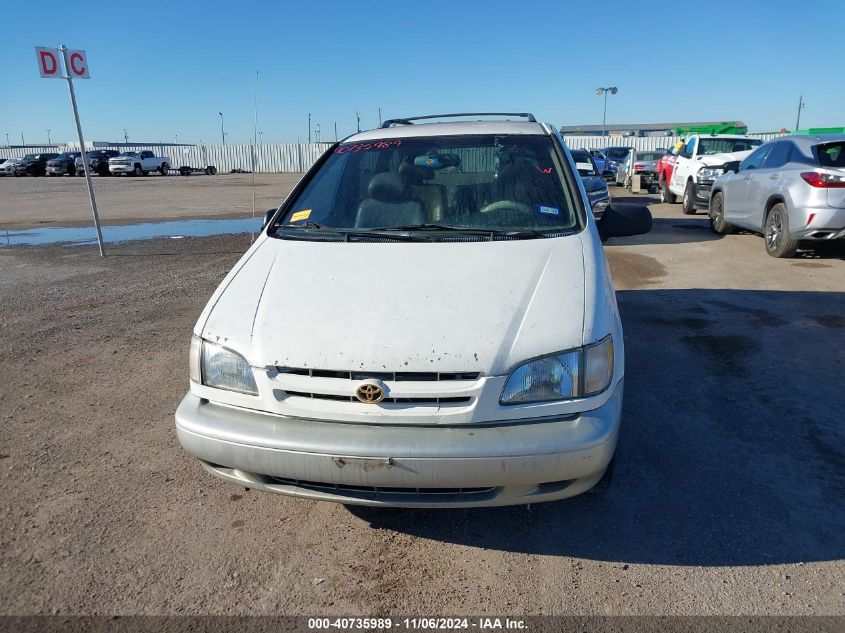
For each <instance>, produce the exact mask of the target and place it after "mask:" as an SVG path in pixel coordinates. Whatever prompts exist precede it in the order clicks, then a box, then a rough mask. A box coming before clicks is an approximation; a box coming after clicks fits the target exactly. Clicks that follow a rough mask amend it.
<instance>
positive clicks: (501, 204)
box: [479, 200, 531, 215]
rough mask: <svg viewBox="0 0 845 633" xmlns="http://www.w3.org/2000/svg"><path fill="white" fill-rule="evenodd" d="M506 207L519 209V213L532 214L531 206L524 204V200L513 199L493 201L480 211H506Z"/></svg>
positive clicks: (513, 209) (514, 209)
mask: <svg viewBox="0 0 845 633" xmlns="http://www.w3.org/2000/svg"><path fill="white" fill-rule="evenodd" d="M505 209H510V210H512V211H518V212H519V213H527V214H529V215H530V214H531V207H529V206H528V205H527V204H523V203H522V202H514V201H513V200H499V201H498V202H492V203H490V204H488V205H485V206H483V207H481V210H480V211H479V213H490V212H492V211H504V210H505Z"/></svg>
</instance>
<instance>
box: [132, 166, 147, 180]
mask: <svg viewBox="0 0 845 633" xmlns="http://www.w3.org/2000/svg"><path fill="white" fill-rule="evenodd" d="M132 175H133V176H135V177H136V178H138V177H139V176H143V175H144V172H143V171H141V166H140V165H135V168H134V169H133V170H132Z"/></svg>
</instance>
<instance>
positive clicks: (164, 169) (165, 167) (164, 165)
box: [158, 163, 170, 176]
mask: <svg viewBox="0 0 845 633" xmlns="http://www.w3.org/2000/svg"><path fill="white" fill-rule="evenodd" d="M168 169H170V166H169V165H168V164H167V163H162V164H161V167H159V169H158V173H160V174H161V175H162V176H166V175H167V170H168Z"/></svg>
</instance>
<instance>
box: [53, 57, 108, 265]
mask: <svg viewBox="0 0 845 633" xmlns="http://www.w3.org/2000/svg"><path fill="white" fill-rule="evenodd" d="M60 50H61V51H62V57H63V58H64V62H65V79H67V89H68V92H69V93H70V104H71V105H72V106H73V118H74V119H76V134H77V136H79V151H80V152H82V166H83V167H84V168H85V180H86V181H87V183H88V197H89V198H90V199H91V213H93V214H94V227H95V228H96V229H97V245H98V246H99V247H100V257H105V256H106V249H105V246H103V232H102V231H101V230H100V216H99V214H98V213H97V200H96V198H95V197H94V184H93V183H92V182H91V168H90V167H89V166H88V152H86V151H85V139H84V138H83V137H82V124H81V123H80V122H79V110H78V109H77V108H76V93H75V92H74V91H73V79H72V78H71V76H70V72H69V71H68V69H69V68H70V62H68V57H67V47H66V46H65V45H64V44H62V46H61V48H60Z"/></svg>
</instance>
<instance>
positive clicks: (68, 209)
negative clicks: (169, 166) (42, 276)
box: [0, 174, 302, 229]
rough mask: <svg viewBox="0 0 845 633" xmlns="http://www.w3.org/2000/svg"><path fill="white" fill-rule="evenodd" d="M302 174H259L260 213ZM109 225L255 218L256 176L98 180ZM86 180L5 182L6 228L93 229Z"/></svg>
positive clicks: (0, 192)
mask: <svg viewBox="0 0 845 633" xmlns="http://www.w3.org/2000/svg"><path fill="white" fill-rule="evenodd" d="M301 176H302V174H256V175H255V210H256V214H257V215H258V216H259V217H260V216H261V215H263V214H264V212H265V211H266V210H267V209H270V208H276V207H278V206H279V203H280V202H281V201H282V200H283V199H284V197H285V196H286V195H287V194H288V192H290V190H291V189H292V188H293V186H294V185H295V184H296V183H297V181H299V179H300V178H301ZM93 181H94V195H95V196H96V197H97V208H98V210H99V214H100V221H101V222H102V223H103V224H104V225H108V224H127V223H131V222H149V221H160V220H174V219H184V218H212V217H213V218H225V217H237V216H243V215H248V214H251V213H252V174H217V175H216V176H204V175H201V176H188V177H183V176H168V177H166V178H164V177H162V176H159V175H157V174H154V175H151V176H147V177H146V178H132V177H130V176H119V177H109V176H105V177H103V176H93ZM91 223H92V220H91V203H90V201H89V200H88V188H87V187H86V185H85V179H84V178H76V177H72V176H62V177H46V176H45V177H43V178H31V177H27V178H12V177H8V178H7V177H3V178H0V228H8V229H22V228H32V227H36V226H80V225H88V224H91Z"/></svg>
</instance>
